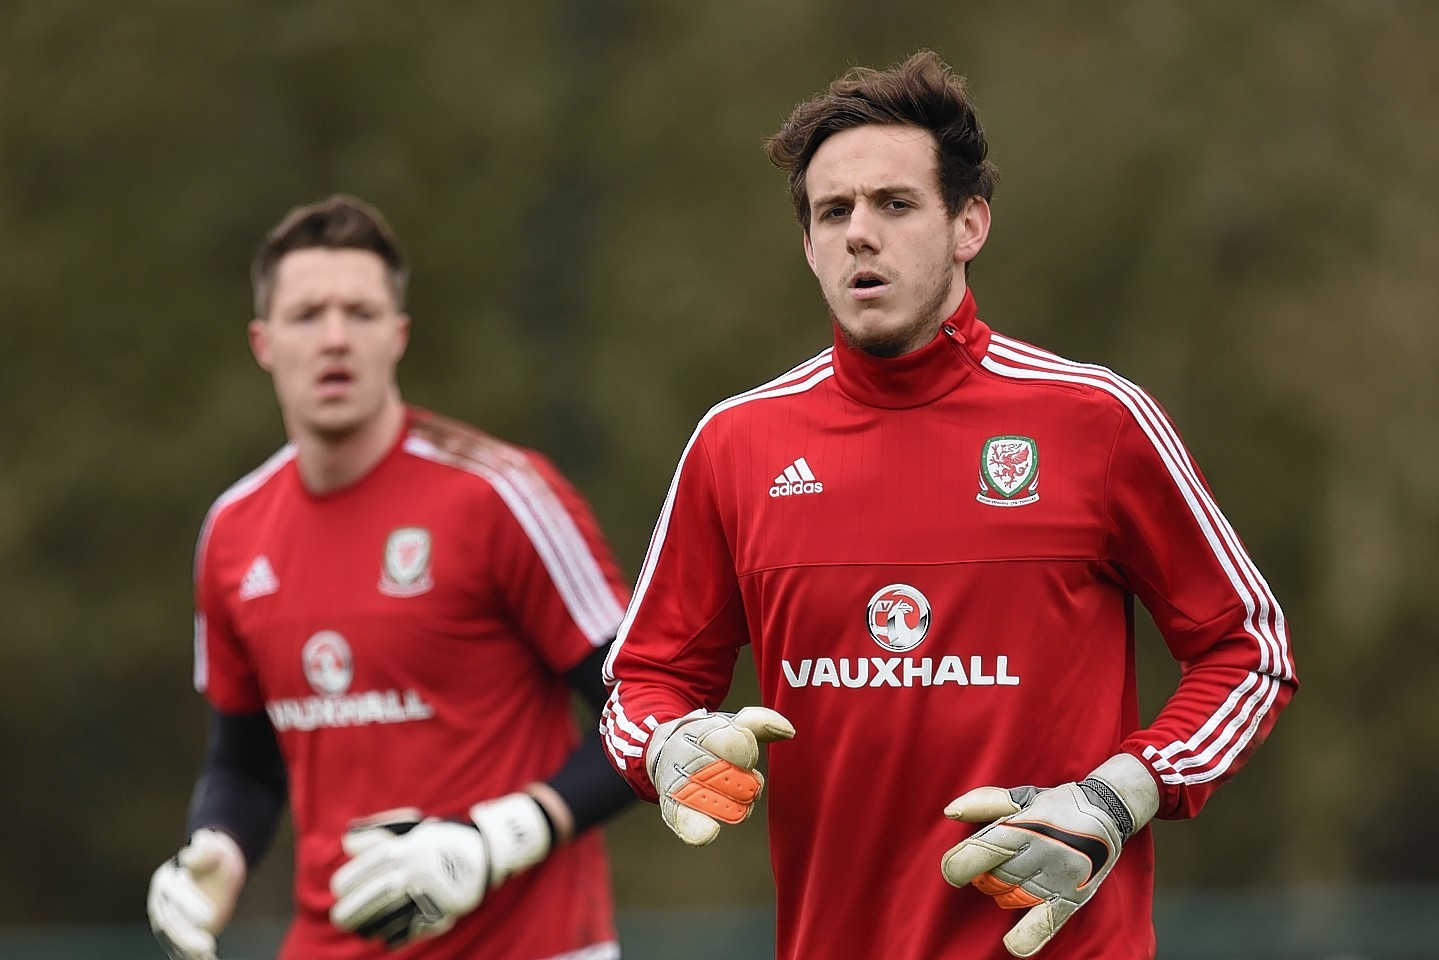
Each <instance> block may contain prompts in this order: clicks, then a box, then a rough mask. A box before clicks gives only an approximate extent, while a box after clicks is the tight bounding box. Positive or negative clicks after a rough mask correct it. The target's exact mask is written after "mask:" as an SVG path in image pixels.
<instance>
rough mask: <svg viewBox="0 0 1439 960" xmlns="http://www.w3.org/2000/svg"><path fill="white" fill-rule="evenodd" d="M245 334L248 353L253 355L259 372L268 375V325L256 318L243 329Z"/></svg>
mask: <svg viewBox="0 0 1439 960" xmlns="http://www.w3.org/2000/svg"><path fill="white" fill-rule="evenodd" d="M245 333H246V334H247V335H248V336H249V338H250V352H251V353H252V354H254V355H255V362H256V363H258V364H259V365H260V369H261V370H264V371H265V372H266V373H268V372H269V371H270V338H269V333H270V325H269V323H268V322H267V321H266V320H264V319H262V318H260V317H256V318H255V319H253V320H251V321H250V324H249V326H247V327H246V328H245Z"/></svg>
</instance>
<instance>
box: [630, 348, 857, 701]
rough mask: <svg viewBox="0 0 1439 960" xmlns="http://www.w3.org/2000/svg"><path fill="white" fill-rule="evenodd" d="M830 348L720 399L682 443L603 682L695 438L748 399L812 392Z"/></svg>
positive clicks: (646, 580)
mask: <svg viewBox="0 0 1439 960" xmlns="http://www.w3.org/2000/svg"><path fill="white" fill-rule="evenodd" d="M833 353H834V348H833V347H830V348H828V349H826V350H824V351H822V352H821V353H819V354H818V355H817V356H814V357H811V358H810V359H809V360H806V361H805V362H804V363H801V364H800V365H799V366H797V367H795V368H794V369H792V370H790V371H788V372H787V373H785V374H784V375H782V376H779V377H776V378H775V379H773V380H771V381H769V382H768V383H765V384H761V385H760V386H758V387H755V388H754V389H753V390H748V391H746V392H744V393H741V394H738V395H737V396H733V397H730V398H729V399H728V400H722V401H720V402H719V403H717V404H715V405H714V406H713V407H711V408H710V409H709V412H708V413H706V414H705V415H704V416H703V417H702V418H701V419H700V422H699V424H698V425H697V426H696V427H695V429H694V432H693V433H692V434H690V438H689V442H688V443H686V444H685V448H684V451H683V452H682V453H681V454H680V461H679V466H677V467H676V468H675V473H674V478H673V479H671V480H670V488H669V492H668V493H666V494H665V503H664V507H663V508H661V510H660V517H659V520H658V521H657V522H656V523H655V530H654V533H653V534H652V535H651V536H650V544H649V548H648V549H647V550H646V551H645V562H644V565H643V566H641V567H640V576H639V582H637V583H636V584H635V592H634V595H633V596H632V597H631V598H630V605H629V609H628V610H627V611H626V612H625V617H624V620H623V621H622V622H621V623H620V628H619V632H618V636H617V638H616V640H615V643H614V645H613V646H612V647H610V652H609V654H608V655H607V656H606V657H605V669H604V678H605V682H606V683H613V682H614V679H615V677H614V671H613V668H614V662H615V655H616V654H618V653H619V650H620V647H621V646H622V645H623V644H624V642H625V637H626V635H628V633H629V629H630V625H631V624H632V623H634V619H635V614H636V612H638V610H639V606H640V603H642V602H643V600H644V596H645V593H646V592H647V591H648V590H649V586H650V580H651V579H653V577H654V572H655V564H656V563H657V562H658V561H659V556H660V551H661V550H662V549H663V548H664V542H665V537H666V536H667V535H668V534H669V527H670V515H671V514H672V513H673V512H674V503H675V490H676V489H677V488H678V487H679V483H680V473H681V472H682V471H683V470H684V465H685V460H686V459H687V458H688V457H689V454H690V450H691V448H693V447H694V445H695V441H696V440H697V439H699V435H700V431H702V430H703V429H704V428H705V424H707V423H709V422H710V421H711V420H712V419H714V418H715V416H716V415H718V414H720V413H722V412H724V411H725V410H729V409H730V408H732V407H737V406H740V405H741V404H745V403H749V402H750V401H752V400H766V399H769V398H772V397H787V396H791V395H793V394H796V393H804V392H805V391H807V390H812V389H813V388H814V387H815V386H817V385H819V384H820V383H823V382H824V381H825V380H828V379H829V378H830V377H832V376H834V365H833V363H832V361H831V354H833Z"/></svg>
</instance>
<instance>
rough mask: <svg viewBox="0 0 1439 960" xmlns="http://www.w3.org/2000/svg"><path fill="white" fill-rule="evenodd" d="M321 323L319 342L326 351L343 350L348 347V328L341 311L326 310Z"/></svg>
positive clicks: (343, 313)
mask: <svg viewBox="0 0 1439 960" xmlns="http://www.w3.org/2000/svg"><path fill="white" fill-rule="evenodd" d="M320 322H321V328H320V330H321V342H322V343H323V345H324V347H325V349H326V350H343V349H345V348H347V347H348V346H349V345H350V327H349V324H348V323H346V322H345V312H344V311H343V310H326V311H325V315H324V318H323V319H322V320H321V321H320Z"/></svg>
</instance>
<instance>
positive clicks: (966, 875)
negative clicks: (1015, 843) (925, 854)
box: [939, 835, 1014, 887]
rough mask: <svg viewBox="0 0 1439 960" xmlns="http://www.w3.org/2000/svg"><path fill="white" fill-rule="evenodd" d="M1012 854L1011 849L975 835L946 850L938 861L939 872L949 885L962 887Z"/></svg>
mask: <svg viewBox="0 0 1439 960" xmlns="http://www.w3.org/2000/svg"><path fill="white" fill-rule="evenodd" d="M1012 856H1014V851H1013V850H1006V849H1004V848H1003V847H998V846H995V845H994V844H991V843H986V842H985V841H984V840H982V839H980V836H979V835H976V836H973V837H970V838H969V839H968V840H965V841H964V842H963V843H960V844H959V845H957V846H954V847H951V848H950V849H949V850H948V851H946V852H945V854H944V857H943V858H942V859H941V860H940V861H939V872H940V873H942V874H944V879H946V880H948V881H949V883H950V885H951V886H956V887H962V886H965V885H966V884H968V883H969V882H970V881H972V880H973V879H974V878H975V877H978V876H979V875H980V874H983V873H988V872H989V871H991V870H993V869H994V868H995V867H997V866H999V865H1000V864H1001V863H1003V862H1004V861H1006V860H1008V859H1009V858H1010V857H1012Z"/></svg>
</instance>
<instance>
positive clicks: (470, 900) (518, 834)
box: [330, 792, 553, 949]
mask: <svg viewBox="0 0 1439 960" xmlns="http://www.w3.org/2000/svg"><path fill="white" fill-rule="evenodd" d="M552 842H553V838H552V833H551V829H550V824H549V820H548V819H547V818H546V817H545V814H544V811H543V810H542V809H541V808H540V805H539V803H538V802H537V801H536V800H535V799H534V797H532V796H530V795H529V794H527V793H519V792H517V793H511V794H508V795H506V796H503V797H500V798H499V799H497V800H489V801H486V802H485V803H477V804H475V805H474V806H473V807H471V808H470V822H468V823H465V822H458V821H454V820H440V819H437V818H433V817H431V818H427V819H423V820H421V819H420V815H419V811H417V810H414V809H406V810H397V811H390V812H387V813H382V814H377V815H376V816H374V817H370V818H367V819H366V820H363V821H358V822H356V823H355V824H353V825H352V826H351V827H350V829H349V830H348V831H346V833H345V836H344V838H343V839H342V841H341V843H342V845H343V847H344V849H345V853H347V854H349V855H350V857H351V858H352V859H351V860H350V861H349V862H348V863H346V864H345V865H344V866H342V867H340V869H338V870H336V871H335V875H334V876H333V877H332V878H331V879H330V892H331V893H333V894H334V896H335V905H334V907H332V908H331V909H330V920H331V922H333V923H334V924H335V926H337V927H339V928H340V929H341V930H347V931H353V932H355V933H358V934H359V935H360V936H362V937H369V938H374V939H378V940H383V941H384V942H385V944H386V945H387V946H389V947H390V948H392V949H393V948H396V947H399V946H401V945H403V944H406V943H409V942H410V941H412V940H420V939H424V938H426V937H435V936H439V935H440V934H442V933H444V932H445V931H446V930H449V929H450V928H451V927H453V926H454V925H455V923H456V922H457V921H458V920H459V918H460V917H462V916H464V915H465V914H467V913H469V912H470V911H471V910H473V909H475V908H476V907H477V906H479V904H480V901H481V900H482V899H484V896H485V893H486V892H487V891H489V890H492V889H494V888H495V887H497V886H499V885H500V884H502V883H504V882H505V881H506V880H508V879H509V878H510V877H511V876H513V875H515V874H517V873H519V872H521V871H523V870H528V869H529V868H530V867H533V866H534V865H535V864H537V863H539V862H540V861H541V860H543V859H545V857H547V856H549V853H550V846H551V844H552Z"/></svg>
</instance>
